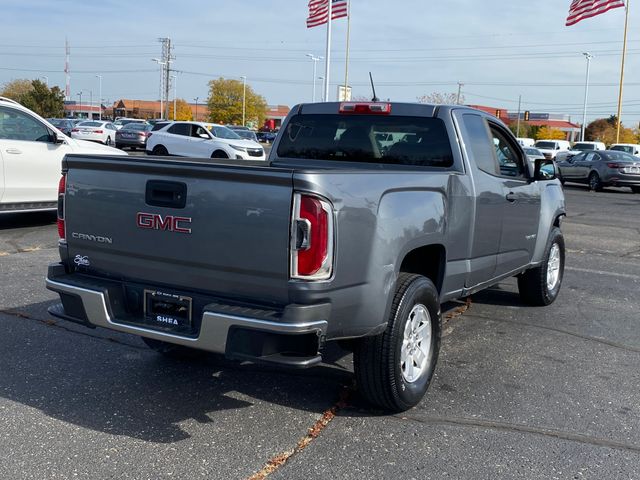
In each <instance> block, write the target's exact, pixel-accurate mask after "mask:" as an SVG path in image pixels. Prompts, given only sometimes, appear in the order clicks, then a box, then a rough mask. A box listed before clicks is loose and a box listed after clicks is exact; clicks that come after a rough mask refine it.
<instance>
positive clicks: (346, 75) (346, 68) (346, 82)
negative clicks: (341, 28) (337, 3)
mask: <svg viewBox="0 0 640 480" xmlns="http://www.w3.org/2000/svg"><path fill="white" fill-rule="evenodd" d="M350 35H351V0H348V3H347V59H346V61H345V64H344V100H347V86H348V85H349V37H350Z"/></svg>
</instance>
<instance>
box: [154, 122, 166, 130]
mask: <svg viewBox="0 0 640 480" xmlns="http://www.w3.org/2000/svg"><path fill="white" fill-rule="evenodd" d="M166 126H167V122H158V123H156V124H155V125H154V126H153V128H152V129H151V131H152V132H155V131H156V130H160V129H161V128H164V127H166Z"/></svg>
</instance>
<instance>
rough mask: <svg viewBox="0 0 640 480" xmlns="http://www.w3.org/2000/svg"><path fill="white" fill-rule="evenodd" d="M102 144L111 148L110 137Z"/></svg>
mask: <svg viewBox="0 0 640 480" xmlns="http://www.w3.org/2000/svg"><path fill="white" fill-rule="evenodd" d="M104 144H105V145H109V146H111V137H107V141H106V142H104Z"/></svg>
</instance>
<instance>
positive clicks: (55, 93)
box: [18, 80, 64, 117]
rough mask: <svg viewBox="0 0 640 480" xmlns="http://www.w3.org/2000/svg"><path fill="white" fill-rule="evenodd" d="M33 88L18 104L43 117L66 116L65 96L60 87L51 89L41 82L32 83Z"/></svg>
mask: <svg viewBox="0 0 640 480" xmlns="http://www.w3.org/2000/svg"><path fill="white" fill-rule="evenodd" d="M31 86H32V87H33V88H32V89H31V90H30V91H28V92H27V93H25V94H24V95H22V96H21V97H20V99H19V100H18V102H20V103H21V104H22V105H24V106H25V107H27V108H28V109H30V110H33V111H34V112H36V113H37V114H38V115H40V116H42V117H62V116H64V94H63V93H62V90H60V88H59V87H57V86H55V87H52V88H49V87H47V85H46V84H45V83H44V82H41V81H40V80H34V81H32V82H31Z"/></svg>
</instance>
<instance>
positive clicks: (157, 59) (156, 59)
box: [151, 58, 168, 120]
mask: <svg viewBox="0 0 640 480" xmlns="http://www.w3.org/2000/svg"><path fill="white" fill-rule="evenodd" d="M151 61H152V62H156V63H157V64H158V65H159V66H160V118H162V112H163V111H164V109H163V108H162V107H163V103H164V102H163V100H162V98H163V97H162V95H163V93H162V92H163V90H164V88H162V87H163V84H164V68H163V67H164V66H165V65H166V64H167V62H163V61H162V60H160V59H159V58H152V59H151ZM167 120H168V119H167Z"/></svg>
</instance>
